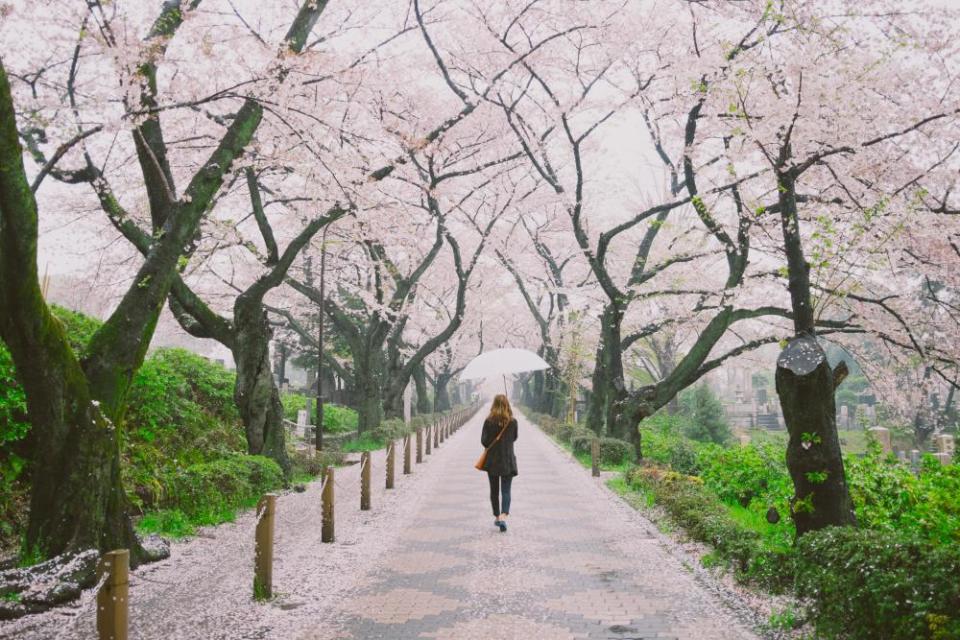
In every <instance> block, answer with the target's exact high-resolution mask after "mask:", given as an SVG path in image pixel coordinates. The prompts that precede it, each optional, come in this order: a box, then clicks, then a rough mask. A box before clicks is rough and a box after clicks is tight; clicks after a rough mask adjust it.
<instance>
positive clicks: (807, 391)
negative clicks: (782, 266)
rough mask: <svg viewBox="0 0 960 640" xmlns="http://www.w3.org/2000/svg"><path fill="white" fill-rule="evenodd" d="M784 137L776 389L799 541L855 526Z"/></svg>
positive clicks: (832, 378)
mask: <svg viewBox="0 0 960 640" xmlns="http://www.w3.org/2000/svg"><path fill="white" fill-rule="evenodd" d="M790 157H791V151H790V143H789V135H788V136H787V138H786V141H785V143H784V144H783V146H782V147H781V150H780V157H779V158H778V163H777V165H776V166H775V169H776V171H777V181H778V184H779V188H778V201H779V209H780V220H781V230H782V232H783V242H784V248H785V250H786V256H787V269H788V272H789V283H788V286H789V289H790V300H791V305H792V309H793V325H794V331H795V336H794V338H793V339H791V340H790V342H789V343H788V344H787V346H786V348H785V349H784V350H783V351H782V352H781V353H780V357H779V358H778V359H777V373H776V388H777V395H778V396H779V398H780V407H781V408H782V409H783V418H784V422H785V423H786V425H787V431H788V432H789V434H790V441H789V443H788V444H787V468H788V470H789V471H790V477H791V479H792V480H793V487H794V495H793V498H792V499H791V502H790V514H791V516H792V518H793V522H794V524H795V525H796V527H797V535H798V536H800V535H803V534H804V533H807V532H808V531H815V530H818V529H822V528H824V527H828V526H846V525H854V524H856V515H855V513H854V510H853V501H852V500H851V498H850V491H849V489H848V487H847V482H846V473H845V471H844V467H843V454H842V452H841V450H840V438H839V435H838V433H837V422H836V415H837V414H836V402H835V397H834V392H835V389H836V387H837V385H839V384H840V382H841V381H842V380H843V378H844V377H845V376H846V372H847V369H846V365H845V364H844V363H843V362H841V363H840V365H838V366H837V368H836V369H835V370H831V368H830V365H829V363H828V362H827V356H826V353H824V351H823V348H822V347H821V346H820V344H819V342H818V341H817V338H816V333H815V329H816V327H815V318H814V313H813V303H812V297H811V294H810V265H809V263H808V262H807V260H806V257H805V256H804V253H803V244H802V240H801V235H800V220H799V215H798V213H797V198H796V185H797V176H798V173H797V169H796V168H795V167H793V166H791V167H790V168H785V167H786V166H787V165H788V164H790V162H789V161H790Z"/></svg>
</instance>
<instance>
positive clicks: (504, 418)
mask: <svg viewBox="0 0 960 640" xmlns="http://www.w3.org/2000/svg"><path fill="white" fill-rule="evenodd" d="M487 420H491V421H493V422H496V423H497V424H499V425H500V427H501V428H502V427H505V426H506V425H507V423H509V422H510V421H511V420H513V411H511V410H510V402H509V401H508V400H507V396H505V395H503V394H502V393H498V394H497V395H496V396H494V397H493V405H492V406H491V407H490V415H489V416H487Z"/></svg>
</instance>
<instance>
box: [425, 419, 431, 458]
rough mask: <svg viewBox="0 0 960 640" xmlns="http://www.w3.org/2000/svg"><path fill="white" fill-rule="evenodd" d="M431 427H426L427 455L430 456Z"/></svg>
mask: <svg viewBox="0 0 960 640" xmlns="http://www.w3.org/2000/svg"><path fill="white" fill-rule="evenodd" d="M430 427H431V425H429V424H428V425H427V426H426V427H424V429H426V431H427V455H430V440H431V436H430Z"/></svg>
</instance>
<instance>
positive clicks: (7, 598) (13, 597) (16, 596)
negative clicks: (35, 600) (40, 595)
mask: <svg viewBox="0 0 960 640" xmlns="http://www.w3.org/2000/svg"><path fill="white" fill-rule="evenodd" d="M22 599H23V596H22V595H21V594H20V593H5V594H3V595H2V596H0V600H3V601H4V602H20V601H21V600H22Z"/></svg>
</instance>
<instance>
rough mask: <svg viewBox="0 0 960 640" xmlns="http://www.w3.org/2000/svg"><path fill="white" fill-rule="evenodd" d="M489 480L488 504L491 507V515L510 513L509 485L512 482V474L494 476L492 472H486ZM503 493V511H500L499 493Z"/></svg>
mask: <svg viewBox="0 0 960 640" xmlns="http://www.w3.org/2000/svg"><path fill="white" fill-rule="evenodd" d="M487 479H489V480H490V506H492V507H493V517H495V518H496V517H497V516H499V515H500V514H501V513H507V514H509V513H510V485H511V484H512V483H513V476H496V475H493V474H492V473H488V474H487ZM501 493H502V494H503V511H500V500H499V498H500V494H501Z"/></svg>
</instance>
